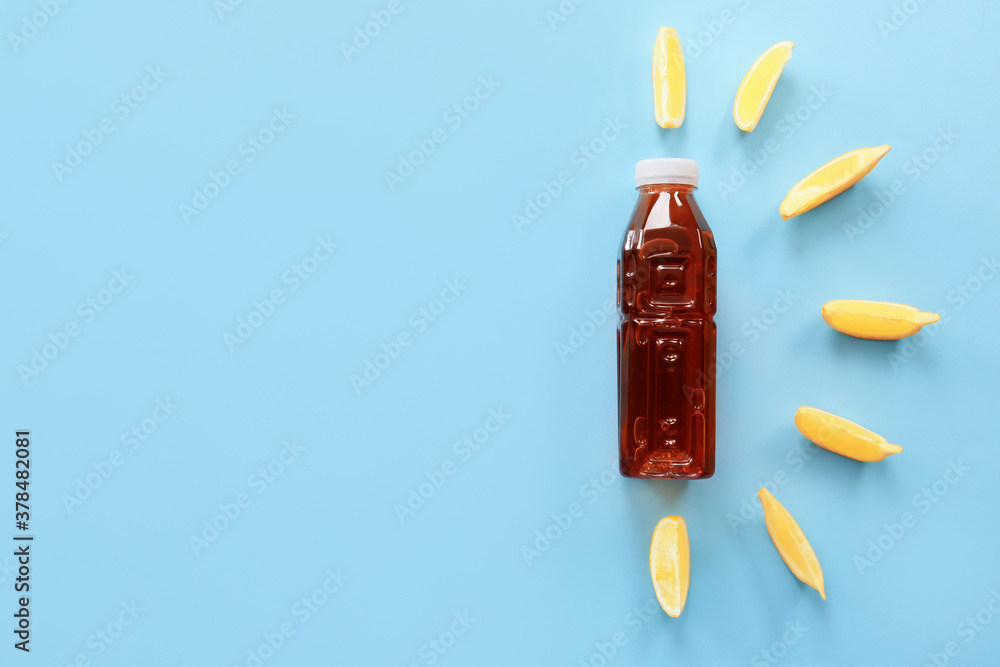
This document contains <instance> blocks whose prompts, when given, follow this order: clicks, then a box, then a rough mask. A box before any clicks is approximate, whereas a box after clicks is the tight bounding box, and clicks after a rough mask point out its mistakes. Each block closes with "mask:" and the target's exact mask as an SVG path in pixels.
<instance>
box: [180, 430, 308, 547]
mask: <svg viewBox="0 0 1000 667" xmlns="http://www.w3.org/2000/svg"><path fill="white" fill-rule="evenodd" d="M304 451H306V448H305V447H304V446H302V445H300V444H299V443H298V441H297V440H294V439H292V440H285V441H284V442H283V443H281V449H280V450H279V451H278V454H277V456H275V457H274V458H273V459H271V460H270V461H268V462H267V463H266V464H264V465H262V466H261V467H259V468H257V470H256V471H254V472H253V473H251V474H250V476H249V477H248V478H247V487H249V489H250V491H253V493H254V495H256V496H259V495H261V494H262V493H264V492H265V491H267V490H268V489H269V488H271V486H272V485H273V484H274V483H275V482H276V481H277V480H278V478H279V477H281V476H282V475H283V474H284V473H285V471H286V470H287V469H288V468H289V466H291V465H292V464H293V463H295V462H296V461H297V460H298V458H299V456H301V455H302V453H303V452H304ZM252 504H253V496H251V495H250V493H249V492H248V491H241V492H239V493H237V494H236V496H235V497H234V498H233V499H232V500H227V501H225V502H223V503H220V504H219V511H218V513H216V514H215V515H214V516H212V517H211V518H209V519H206V520H205V521H203V522H202V527H201V530H200V531H199V532H198V533H197V534H195V533H192V534H191V535H189V536H188V546H190V547H191V551H192V552H193V553H194V555H195V556H200V555H201V554H202V552H204V551H205V550H206V549H208V547H210V546H211V545H212V544H214V543H215V541H216V540H218V539H219V537H220V536H221V535H222V533H224V532H226V531H227V530H229V528H230V527H231V526H232V525H233V524H234V523H236V521H237V520H238V519H239V518H240V517H241V516H243V515H244V514H245V511H246V509H247V508H248V507H250V505H252Z"/></svg>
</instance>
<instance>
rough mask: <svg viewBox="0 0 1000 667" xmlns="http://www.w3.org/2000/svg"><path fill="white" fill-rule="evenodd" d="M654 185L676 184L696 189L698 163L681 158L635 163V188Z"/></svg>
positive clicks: (662, 158) (656, 159)
mask: <svg viewBox="0 0 1000 667" xmlns="http://www.w3.org/2000/svg"><path fill="white" fill-rule="evenodd" d="M654 183H678V184H680V185H693V186H694V187H698V163H697V162H695V161H694V160H689V159H687V158H683V157H661V158H654V159H652V160H639V161H638V162H636V164H635V187H637V188H638V187H642V186H643V185H653V184H654Z"/></svg>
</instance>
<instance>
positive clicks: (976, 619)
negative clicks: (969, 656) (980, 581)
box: [923, 588, 1000, 667]
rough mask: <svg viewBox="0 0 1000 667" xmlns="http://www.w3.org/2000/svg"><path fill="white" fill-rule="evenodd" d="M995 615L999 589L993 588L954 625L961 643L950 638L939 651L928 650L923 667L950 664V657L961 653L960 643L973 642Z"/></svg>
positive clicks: (999, 609)
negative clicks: (981, 601) (981, 603)
mask: <svg viewBox="0 0 1000 667" xmlns="http://www.w3.org/2000/svg"><path fill="white" fill-rule="evenodd" d="M996 616H1000V591H998V590H997V589H996V588H994V589H992V590H991V591H990V598H989V599H988V600H987V601H986V603H985V604H984V605H983V606H982V607H981V608H980V609H979V610H978V611H976V612H975V613H974V614H970V615H968V616H966V617H965V619H964V620H963V621H962V622H961V623H959V624H958V625H956V626H955V632H954V634H955V635H957V636H958V637H959V638H960V639H961V640H962V644H959V643H958V642H957V641H956V640H954V639H951V640H949V641H947V642H945V643H944V646H942V647H941V650H940V651H929V652H928V653H927V662H925V663H924V664H923V667H945V665H949V664H951V659H952V658H956V657H958V656H959V654H961V653H962V645H963V644H964V645H966V646H968V645H969V644H971V643H972V642H974V641H975V640H976V637H978V636H979V635H980V634H981V633H982V632H983V631H984V630H986V627H987V626H988V625H989V624H990V623H992V622H993V619H994V618H995V617H996Z"/></svg>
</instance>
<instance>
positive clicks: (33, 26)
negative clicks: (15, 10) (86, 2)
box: [7, 0, 70, 53]
mask: <svg viewBox="0 0 1000 667" xmlns="http://www.w3.org/2000/svg"><path fill="white" fill-rule="evenodd" d="M69 3H70V0H38V11H36V12H33V13H31V14H25V15H24V16H22V17H21V25H20V28H19V29H18V31H17V32H14V31H10V32H8V33H7V41H8V42H10V48H12V49H13V50H14V53H19V52H20V51H21V49H22V48H23V47H25V46H27V45H28V42H30V41H31V40H32V39H34V38H35V37H37V36H38V33H39V32H40V31H41V30H42V29H44V28H45V26H47V25H48V24H49V22H50V21H51V20H52V19H54V18H55V17H56V16H57V15H58V14H59V13H60V12H61V11H62V8H63V7H65V6H66V5H68V4H69Z"/></svg>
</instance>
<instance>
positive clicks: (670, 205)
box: [618, 158, 716, 479]
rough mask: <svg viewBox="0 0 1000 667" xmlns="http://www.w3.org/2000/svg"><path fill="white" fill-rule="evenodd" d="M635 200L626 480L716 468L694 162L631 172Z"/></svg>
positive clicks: (626, 312)
mask: <svg viewBox="0 0 1000 667" xmlns="http://www.w3.org/2000/svg"><path fill="white" fill-rule="evenodd" d="M635 182H636V189H637V190H638V191H639V202H638V203H637V204H636V207H635V212H634V213H633V214H632V220H631V221H630V222H629V225H628V229H626V230H625V242H624V244H623V246H622V253H621V258H620V260H619V262H618V308H619V311H620V313H621V322H620V325H619V328H618V413H619V421H618V429H619V433H620V436H619V440H620V441H619V450H620V451H619V456H620V465H621V472H622V474H623V475H625V476H626V477H660V478H681V479H697V478H700V477H710V476H711V475H712V474H713V473H714V472H715V322H714V320H713V316H714V315H715V310H716V304H715V300H716V253H715V239H714V238H713V236H712V230H711V229H709V226H708V223H707V222H705V218H704V217H703V216H702V214H701V211H700V210H699V209H698V204H697V203H696V202H695V200H694V191H695V190H696V189H697V186H698V163H696V162H695V161H694V160H686V159H680V158H664V159H656V160H642V161H641V162H639V163H638V164H637V165H636V168H635Z"/></svg>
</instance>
